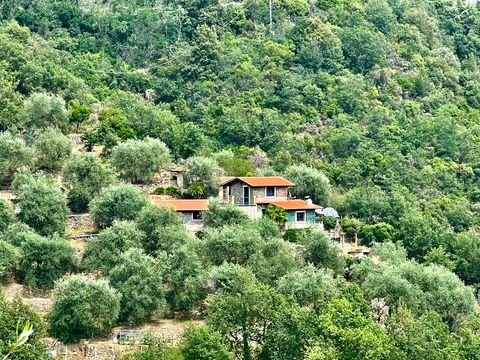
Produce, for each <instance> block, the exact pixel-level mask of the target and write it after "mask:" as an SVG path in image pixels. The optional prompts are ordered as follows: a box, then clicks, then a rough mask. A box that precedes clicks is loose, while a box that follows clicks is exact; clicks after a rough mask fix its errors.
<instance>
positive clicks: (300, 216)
mask: <svg viewBox="0 0 480 360" xmlns="http://www.w3.org/2000/svg"><path fill="white" fill-rule="evenodd" d="M295 214H296V221H297V222H305V221H306V220H307V214H306V212H305V211H297V212H296V213H295Z"/></svg>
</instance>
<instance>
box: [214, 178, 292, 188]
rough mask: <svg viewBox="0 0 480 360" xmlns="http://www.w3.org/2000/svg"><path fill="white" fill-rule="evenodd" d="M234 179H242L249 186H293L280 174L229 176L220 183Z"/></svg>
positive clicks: (224, 183)
mask: <svg viewBox="0 0 480 360" xmlns="http://www.w3.org/2000/svg"><path fill="white" fill-rule="evenodd" d="M235 179H239V180H240V181H243V182H244V183H246V184H247V185H250V186H251V187H263V186H288V187H290V186H293V185H294V184H293V183H292V182H290V181H288V180H287V179H285V178H284V177H281V176H242V177H231V178H229V179H227V180H225V181H223V182H222V183H221V185H226V184H228V183H230V182H232V181H233V180H235Z"/></svg>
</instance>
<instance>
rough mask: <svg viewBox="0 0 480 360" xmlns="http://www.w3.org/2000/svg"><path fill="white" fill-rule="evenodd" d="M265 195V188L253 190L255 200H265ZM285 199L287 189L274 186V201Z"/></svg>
mask: <svg viewBox="0 0 480 360" xmlns="http://www.w3.org/2000/svg"><path fill="white" fill-rule="evenodd" d="M265 194H266V188H265V187H257V188H253V195H254V196H255V197H256V198H257V199H259V198H266V196H265ZM287 198H288V188H287V187H280V186H276V189H275V200H287ZM252 201H253V200H252Z"/></svg>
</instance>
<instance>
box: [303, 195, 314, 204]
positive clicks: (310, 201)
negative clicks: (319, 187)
mask: <svg viewBox="0 0 480 360" xmlns="http://www.w3.org/2000/svg"><path fill="white" fill-rule="evenodd" d="M304 200H305V204H307V205H312V204H313V203H312V199H311V198H310V196H305V199H304Z"/></svg>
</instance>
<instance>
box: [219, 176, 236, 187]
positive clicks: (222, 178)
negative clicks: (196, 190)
mask: <svg viewBox="0 0 480 360" xmlns="http://www.w3.org/2000/svg"><path fill="white" fill-rule="evenodd" d="M233 179H236V177H235V176H220V185H223V184H224V183H225V184H226V183H229V182H230V180H233Z"/></svg>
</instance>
